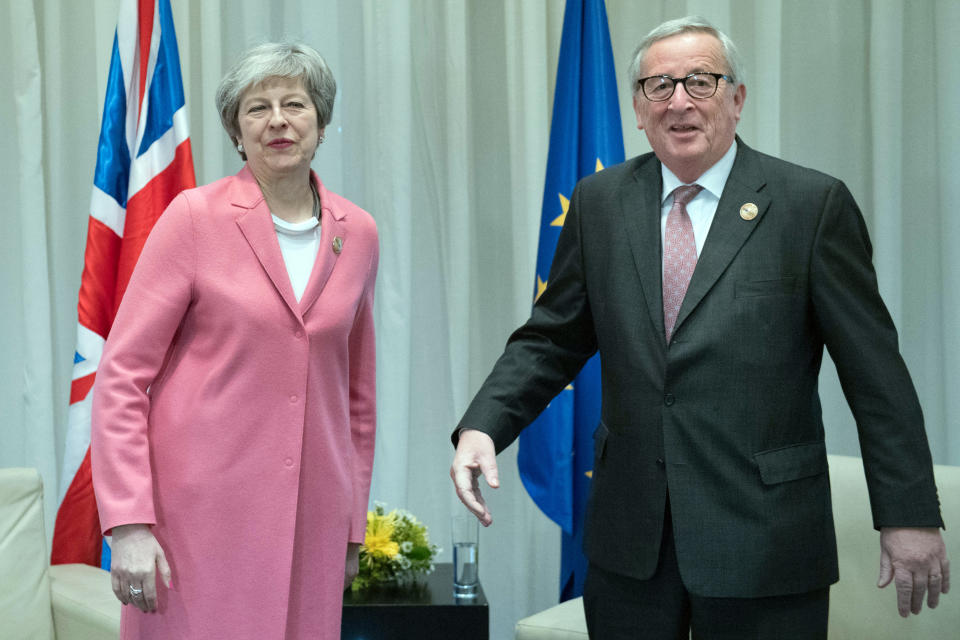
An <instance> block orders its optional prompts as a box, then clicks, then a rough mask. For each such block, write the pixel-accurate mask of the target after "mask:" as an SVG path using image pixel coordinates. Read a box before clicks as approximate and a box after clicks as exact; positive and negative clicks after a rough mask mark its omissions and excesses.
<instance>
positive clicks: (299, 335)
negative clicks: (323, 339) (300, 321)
mask: <svg viewBox="0 0 960 640" xmlns="http://www.w3.org/2000/svg"><path fill="white" fill-rule="evenodd" d="M293 335H295V336H296V337H298V338H302V337H303V331H300V329H297V332H296V333H294V334H293Z"/></svg>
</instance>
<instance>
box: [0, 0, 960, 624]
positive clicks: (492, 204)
mask: <svg viewBox="0 0 960 640" xmlns="http://www.w3.org/2000/svg"><path fill="white" fill-rule="evenodd" d="M172 4H173V9H174V17H175V23H176V28H177V36H178V41H179V45H180V57H181V65H182V69H183V77H184V83H185V90H186V94H187V104H188V106H189V109H190V127H191V134H192V136H191V137H192V140H193V151H194V157H195V160H196V170H197V178H198V181H199V182H201V183H205V182H209V181H212V180H214V179H216V178H218V177H220V176H223V175H226V174H230V173H234V172H235V171H236V170H237V169H239V167H240V161H239V159H238V158H237V155H236V153H235V152H234V151H233V150H232V149H231V148H230V146H229V145H228V141H227V138H226V136H225V135H224V133H223V131H222V130H221V127H220V123H219V120H218V117H217V114H216V110H215V109H214V106H213V94H214V89H215V87H216V84H217V82H218V81H219V79H220V76H221V74H222V73H223V71H224V69H225V67H226V66H228V65H229V64H230V63H231V62H232V61H233V59H234V58H235V57H236V55H237V54H238V53H239V52H241V51H242V50H244V49H245V48H246V47H248V46H249V45H251V44H253V43H255V42H258V41H263V40H268V39H279V38H283V37H291V38H297V39H302V40H304V41H306V42H308V43H310V44H312V45H314V46H315V47H316V48H318V49H319V50H320V51H321V53H323V54H324V56H325V57H326V58H327V61H328V62H329V63H330V66H331V67H332V69H333V70H334V73H335V75H336V77H337V80H338V83H339V89H340V90H339V93H338V96H337V104H336V107H335V110H334V119H333V122H332V124H331V125H330V126H329V127H328V129H327V136H326V137H327V142H326V143H325V144H324V145H323V146H322V147H321V149H320V152H319V153H318V155H317V159H316V161H315V163H314V166H315V168H316V169H317V171H318V172H319V174H320V176H321V177H322V178H323V180H324V181H325V182H326V184H327V185H328V186H329V187H330V188H332V189H333V190H335V191H337V192H339V193H341V194H343V195H344V196H346V197H347V198H349V199H351V200H353V201H354V202H356V203H358V204H359V205H360V206H362V207H364V208H366V209H367V210H369V211H370V212H371V213H372V214H373V215H374V217H375V218H376V220H377V223H378V225H379V228H380V239H381V245H382V253H381V264H380V278H379V282H378V289H377V302H376V319H377V330H378V336H377V337H378V346H379V357H378V381H379V407H378V410H379V419H380V422H379V433H378V437H379V440H378V445H377V454H376V464H375V470H374V486H373V497H374V498H375V499H377V500H381V501H385V502H387V503H388V506H403V507H406V508H409V509H411V510H412V511H413V512H414V513H416V514H417V515H418V516H419V517H420V518H421V519H422V520H424V521H425V522H426V523H427V524H428V526H429V527H430V529H431V532H432V534H433V535H434V537H435V538H436V539H437V541H438V542H439V543H440V544H441V545H442V546H444V548H445V551H444V554H443V556H442V557H441V560H448V559H449V557H450V556H449V554H450V551H449V547H450V544H449V542H448V541H447V536H448V531H449V526H448V520H449V516H450V514H451V513H452V512H454V511H455V510H457V509H459V508H460V507H459V506H458V503H457V502H456V498H455V496H454V494H453V491H452V488H451V486H450V482H449V478H448V476H447V471H448V468H449V463H450V459H451V456H452V449H451V446H450V444H449V433H450V431H451V429H452V428H453V426H454V425H455V423H456V421H457V419H458V418H459V416H460V414H461V413H462V412H463V410H464V409H465V408H466V405H467V403H468V402H469V400H470V398H471V396H472V393H473V392H474V391H475V390H476V389H477V388H478V387H479V385H480V383H481V382H482V380H483V378H484V376H485V375H486V373H487V372H488V371H489V368H490V366H491V365H492V363H493V361H494V360H495V359H496V357H497V356H498V355H499V353H500V350H501V348H502V346H503V343H504V341H505V340H506V338H507V336H508V335H509V333H510V331H511V330H512V329H513V328H514V327H515V326H516V325H518V324H519V323H520V322H522V321H523V320H524V319H525V317H526V315H527V313H528V311H529V305H530V301H531V294H532V291H533V284H532V283H533V277H534V276H533V268H534V261H535V257H536V242H537V228H538V223H539V215H540V202H541V198H542V193H543V177H544V170H545V164H546V153H547V141H548V137H549V125H550V113H551V105H552V101H553V95H552V92H553V84H554V77H555V74H556V64H557V55H558V50H559V41H560V29H561V24H562V19H563V10H564V4H563V2H561V1H559V0H553V1H548V0H499V1H496V0H469V1H463V2H460V1H453V0H451V1H443V0H379V1H378V0H362V1H356V0H274V1H272V2H264V1H263V0H257V1H253V0H229V1H228V0H172ZM117 6H118V0H88V1H87V2H61V1H60V0H0V55H2V56H3V58H2V59H3V60H5V61H7V62H5V63H4V64H3V65H0V86H4V87H8V88H10V89H8V90H7V91H4V92H2V94H0V118H2V120H0V121H2V122H4V123H5V124H6V135H4V136H2V143H0V144H2V151H3V152H2V153H0V189H2V191H0V193H3V194H5V197H6V203H5V204H6V206H5V207H3V209H2V210H0V217H2V227H0V229H2V231H0V283H2V290H0V304H2V309H3V311H4V313H3V314H0V376H2V382H3V384H2V385H0V415H2V416H3V420H2V422H0V466H20V465H24V466H35V467H38V468H39V469H40V471H41V473H42V474H43V476H44V480H45V483H46V487H47V513H46V515H47V529H48V535H49V532H50V531H52V524H53V518H54V513H55V506H56V505H55V494H56V491H55V490H54V487H56V486H57V485H58V483H59V478H58V477H57V474H58V473H59V471H58V470H59V468H60V462H61V457H62V453H63V440H64V433H65V428H66V415H67V400H68V396H69V382H70V372H71V366H72V357H73V351H74V339H75V324H76V302H77V290H78V287H79V282H80V272H81V269H82V265H83V250H84V239H85V235H86V225H87V215H88V202H89V197H90V190H91V181H92V175H93V167H94V163H95V155H96V142H97V136H98V133H99V125H100V115H101V109H102V102H103V96H104V92H105V89H106V70H107V65H108V62H109V58H110V48H111V45H112V39H113V30H114V28H115V26H116V19H117ZM607 11H608V15H609V19H610V31H611V38H612V42H613V49H614V57H615V60H616V63H617V68H618V72H619V74H620V78H619V80H620V87H621V93H620V102H621V111H622V115H623V133H624V144H625V146H626V151H627V156H628V157H630V156H633V155H636V154H638V153H642V152H645V151H647V150H648V149H649V147H648V146H647V143H646V140H645V138H644V136H643V134H642V133H640V132H638V131H637V130H636V126H635V122H634V119H633V113H632V108H631V103H630V99H631V98H630V94H629V90H628V87H627V85H626V80H625V70H626V67H627V64H628V62H629V58H630V55H631V53H632V51H633V49H634V47H635V46H636V44H637V42H638V41H639V40H640V39H641V38H642V36H643V35H644V34H645V33H646V32H647V31H648V30H649V29H651V28H652V27H654V26H655V25H657V24H658V23H660V22H661V21H663V20H666V19H669V18H673V17H678V16H682V15H686V14H689V13H699V14H701V15H704V16H706V17H707V18H709V19H711V20H712V21H714V22H715V23H716V24H717V25H718V26H720V27H721V28H723V29H724V30H726V31H727V32H728V33H729V34H730V35H731V36H732V37H733V38H734V40H735V41H736V42H738V44H739V45H740V48H741V50H742V53H743V55H744V57H745V59H746V62H747V67H748V69H747V74H748V75H747V89H748V90H747V101H746V107H745V109H744V113H743V119H742V122H741V125H740V129H739V132H740V135H741V136H742V137H743V139H744V141H745V142H747V144H750V145H751V146H753V147H755V148H758V149H760V150H762V151H765V152H768V153H772V154H775V155H779V156H781V157H783V158H785V159H788V160H791V161H794V162H798V163H800V164H804V165H807V166H812V167H815V168H818V169H820V170H822V171H825V172H827V173H830V174H833V175H835V176H838V177H840V178H842V179H843V180H845V181H846V182H847V184H848V185H849V187H850V189H851V191H852V192H853V194H854V195H855V196H856V198H857V200H858V202H859V203H860V205H861V207H862V209H863V212H864V216H865V217H866V220H867V224H868V225H869V227H870V231H871V234H872V238H873V242H874V249H875V256H874V258H875V263H876V266H877V271H878V274H879V278H880V286H881V289H882V291H883V293H884V295H885V297H886V300H887V303H888V305H889V307H890V311H891V314H892V315H893V318H894V320H895V322H896V323H897V326H898V327H899V329H900V332H901V346H902V350H903V353H904V357H905V359H906V361H907V364H908V366H909V367H910V370H911V372H912V373H913V376H914V382H915V383H916V386H917V389H918V392H919V394H920V398H921V402H922V404H923V407H924V410H925V415H926V421H927V432H928V434H929V437H930V441H931V445H932V448H933V453H934V458H935V460H936V461H937V462H940V463H950V464H960V431H958V428H957V421H958V416H960V394H957V392H956V391H957V389H958V388H960V338H958V332H957V321H956V318H958V317H960V293H958V292H960V250H958V248H957V245H958V242H957V239H958V238H960V218H958V216H957V214H956V212H955V211H954V209H955V207H956V206H957V203H960V180H958V179H957V176H960V123H958V120H957V114H958V113H960V83H957V82H956V78H958V77H960V61H958V60H957V57H956V55H955V51H954V49H955V46H956V36H955V34H956V33H957V32H958V31H960V3H957V2H955V1H954V0H939V1H937V0H931V1H928V2H916V1H907V0H872V1H871V0H863V1H862V2H856V3H853V2H839V3H838V2H835V1H834V0H802V1H800V0H797V1H791V0H781V1H773V0H717V1H710V0H687V1H681V0H672V1H668V0H662V1H645V2H636V1H634V0H608V2H607ZM821 395H822V398H823V404H824V413H825V420H826V423H827V438H828V446H829V448H830V450H831V451H832V452H834V453H848V454H856V453H857V441H856V430H855V427H854V423H853V418H852V416H851V415H850V412H849V411H848V409H847V408H846V404H845V402H844V399H843V395H842V392H841V390H840V388H839V384H838V382H837V380H836V373H835V371H834V370H833V368H832V365H830V364H829V363H827V364H826V365H825V367H824V374H823V376H822V383H821ZM515 459H516V452H515V449H511V450H508V451H507V452H505V453H504V454H503V455H502V456H501V458H500V467H501V480H502V484H503V487H502V488H501V489H500V490H499V491H497V492H495V493H494V494H493V495H490V498H489V501H490V503H491V505H492V509H493V513H494V517H495V520H496V521H495V524H494V525H493V527H492V528H490V529H488V530H484V531H483V532H482V534H481V568H480V571H481V579H482V581H483V584H484V588H485V590H486V592H487V596H488V598H489V600H490V603H491V624H492V626H491V637H492V638H496V639H501V638H509V637H512V628H513V624H514V622H515V621H516V620H517V619H519V618H521V617H523V616H525V615H528V614H530V613H532V612H534V611H537V610H539V609H543V608H545V607H547V606H549V605H551V604H553V603H554V602H555V601H556V597H557V589H558V586H557V576H558V573H559V549H560V544H559V533H558V530H557V528H556V527H555V526H554V525H553V524H552V523H550V522H549V521H548V520H547V519H546V518H544V517H543V516H542V515H541V514H540V513H539V511H538V510H537V509H536V507H535V506H534V505H533V504H532V502H531V501H530V500H529V499H528V498H527V496H526V493H525V492H524V490H523V488H522V486H521V483H520V480H519V478H518V476H517V472H516V462H515ZM941 499H942V500H957V499H958V498H957V496H941ZM865 535H869V532H865ZM954 553H957V550H954Z"/></svg>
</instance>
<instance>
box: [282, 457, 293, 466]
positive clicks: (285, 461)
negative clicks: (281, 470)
mask: <svg viewBox="0 0 960 640" xmlns="http://www.w3.org/2000/svg"><path fill="white" fill-rule="evenodd" d="M283 464H285V465H287V466H288V467H292V466H293V458H284V459H283Z"/></svg>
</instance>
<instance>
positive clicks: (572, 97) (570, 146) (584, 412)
mask: <svg viewBox="0 0 960 640" xmlns="http://www.w3.org/2000/svg"><path fill="white" fill-rule="evenodd" d="M623 159H624V158H623V136H622V135H621V131H620V109H619V105H618V101H617V85H616V72H615V71H614V66H613V52H612V50H611V47H610V32H609V30H608V28H607V12H606V8H605V7H604V3H603V0H567V6H566V10H565V13H564V18H563V36H562V39H561V41H560V62H559V65H558V69H557V84H556V89H555V91H554V99H553V124H552V129H551V131H550V151H549V154H548V157H547V177H546V186H545V187H544V190H543V214H542V219H541V222H540V245H539V249H538V251H537V275H536V279H537V282H536V292H535V294H534V295H535V298H534V300H536V298H537V297H539V296H540V294H541V293H542V292H543V291H544V290H545V289H546V288H547V285H548V282H547V281H546V279H547V277H548V274H549V273H550V264H551V262H553V254H554V251H555V250H556V247H557V239H558V238H559V236H560V229H561V228H562V227H563V222H564V218H565V217H566V215H567V207H568V206H569V204H570V201H569V198H570V195H571V194H572V193H573V187H574V186H575V185H576V183H577V181H578V180H579V179H580V178H582V177H583V176H586V175H589V174H591V173H594V172H595V171H600V170H601V169H603V168H604V167H605V166H609V165H611V164H616V163H619V162H623ZM599 420H600V361H599V358H598V357H597V356H594V357H593V358H591V359H590V360H589V361H588V362H587V364H586V365H584V367H583V369H582V370H581V371H580V374H579V375H578V376H577V378H576V379H575V380H574V381H573V383H572V384H570V385H568V386H567V388H566V389H565V390H564V391H561V392H560V394H559V395H557V397H555V398H554V399H553V401H552V402H551V403H550V405H549V406H548V407H547V408H546V409H545V410H544V411H543V413H542V414H540V417H538V418H537V419H536V420H535V421H534V422H533V424H531V425H530V426H529V427H528V428H527V429H525V430H524V431H523V432H521V434H520V445H519V452H518V454H517V456H518V458H517V462H518V465H519V467H520V477H521V478H522V480H523V484H524V486H525V487H526V488H527V492H528V493H529V494H530V497H531V498H533V500H534V502H536V503H537V506H539V507H540V509H541V510H542V511H543V512H544V513H545V514H546V515H547V516H548V517H549V518H550V519H551V520H553V521H554V522H556V523H557V524H558V525H560V527H562V528H563V557H562V559H561V567H560V599H561V601H563V600H569V599H571V598H576V597H578V596H580V595H581V594H582V593H583V581H584V578H585V576H586V571H587V561H586V558H585V557H584V555H583V517H584V512H585V511H586V505H587V497H588V496H589V494H590V477H591V475H592V466H593V430H594V429H595V428H596V426H597V423H598V422H599Z"/></svg>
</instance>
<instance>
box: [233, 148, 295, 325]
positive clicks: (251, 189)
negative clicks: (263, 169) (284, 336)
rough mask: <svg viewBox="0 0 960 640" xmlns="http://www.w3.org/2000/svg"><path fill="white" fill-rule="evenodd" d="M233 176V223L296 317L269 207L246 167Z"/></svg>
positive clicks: (291, 292) (293, 297)
mask: <svg viewBox="0 0 960 640" xmlns="http://www.w3.org/2000/svg"><path fill="white" fill-rule="evenodd" d="M237 178H238V179H237V180H236V181H234V183H233V185H232V187H231V193H230V201H231V202H232V203H233V205H234V206H235V207H239V208H241V209H243V211H242V213H240V215H239V216H238V217H237V226H238V227H240V232H241V233H242V234H243V237H244V238H246V240H247V244H249V245H250V248H251V249H252V250H253V253H254V255H256V256H257V260H259V261H260V266H262V267H263V270H264V271H265V272H266V274H267V277H268V278H270V282H272V283H273V286H274V287H275V288H276V290H277V292H278V293H279V294H280V297H281V298H283V301H284V302H285V303H286V304H287V306H288V307H289V308H290V311H292V312H293V314H294V315H295V316H296V317H297V318H298V319H299V318H300V306H299V305H298V304H297V298H296V296H295V295H294V294H293V286H292V285H291V284H290V276H289V274H288V273H287V267H286V265H285V264H284V262H283V254H282V253H280V244H279V243H278V242H277V232H276V230H275V229H274V227H273V219H272V218H271V217H270V210H269V209H268V208H267V203H266V201H265V200H264V199H263V193H262V192H261V191H260V186H259V185H258V184H257V181H256V180H255V179H254V177H253V174H252V173H251V172H250V169H249V168H248V167H247V166H244V167H243V169H242V170H241V171H240V173H238V174H237Z"/></svg>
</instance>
